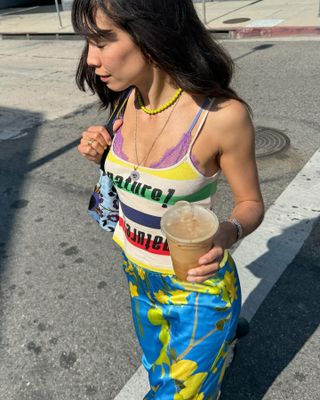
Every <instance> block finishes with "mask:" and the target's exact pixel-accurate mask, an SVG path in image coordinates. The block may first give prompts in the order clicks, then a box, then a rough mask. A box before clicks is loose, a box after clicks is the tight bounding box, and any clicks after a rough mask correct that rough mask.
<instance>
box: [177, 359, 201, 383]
mask: <svg viewBox="0 0 320 400" xmlns="http://www.w3.org/2000/svg"><path fill="white" fill-rule="evenodd" d="M197 368H198V364H197V363H196V362H195V361H192V360H180V361H178V362H177V363H175V364H172V365H171V368H170V376H171V377H172V378H173V379H176V380H178V381H185V380H187V379H188V378H189V377H190V375H192V374H193V373H194V372H195V370H196V369H197Z"/></svg>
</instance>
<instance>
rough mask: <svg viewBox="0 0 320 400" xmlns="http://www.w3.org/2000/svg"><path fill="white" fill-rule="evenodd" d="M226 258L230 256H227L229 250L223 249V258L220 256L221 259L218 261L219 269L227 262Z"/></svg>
mask: <svg viewBox="0 0 320 400" xmlns="http://www.w3.org/2000/svg"><path fill="white" fill-rule="evenodd" d="M228 258H231V257H229V252H228V250H225V251H224V254H223V258H222V260H221V261H220V263H219V269H221V268H223V267H224V266H225V265H226V263H227V261H228Z"/></svg>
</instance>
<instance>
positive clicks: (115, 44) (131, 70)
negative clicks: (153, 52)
mask: <svg viewBox="0 0 320 400" xmlns="http://www.w3.org/2000/svg"><path fill="white" fill-rule="evenodd" d="M96 23H97V25H98V27H99V29H102V30H105V31H106V37H105V38H104V37H103V38H101V39H99V40H97V41H95V42H93V41H89V50H88V56H87V64H88V65H89V66H90V67H93V68H94V69H95V73H96V74H97V75H99V76H100V77H101V78H100V79H101V80H102V81H103V82H104V83H105V84H106V85H107V86H108V88H109V89H111V90H113V91H115V92H118V91H122V90H124V89H126V88H128V87H129V86H139V82H141V81H142V80H143V77H145V76H146V73H147V72H148V70H150V67H151V66H150V64H149V63H148V62H147V61H146V59H145V57H144V56H143V54H142V52H141V51H140V49H139V48H138V47H137V46H136V45H135V43H134V42H133V40H132V39H131V37H130V35H129V34H128V33H126V32H125V31H123V30H121V29H119V28H118V27H116V26H115V25H114V24H113V23H112V22H111V20H110V19H109V18H107V17H106V16H105V14H103V13H102V11H100V10H98V11H97V15H96Z"/></svg>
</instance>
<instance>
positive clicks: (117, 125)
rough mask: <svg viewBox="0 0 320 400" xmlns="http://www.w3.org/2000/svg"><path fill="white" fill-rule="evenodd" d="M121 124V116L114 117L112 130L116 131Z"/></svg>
mask: <svg viewBox="0 0 320 400" xmlns="http://www.w3.org/2000/svg"><path fill="white" fill-rule="evenodd" d="M122 124H123V120H122V119H121V118H118V119H116V120H115V121H114V124H113V132H116V131H117V130H118V129H119V128H120V126H121V125H122Z"/></svg>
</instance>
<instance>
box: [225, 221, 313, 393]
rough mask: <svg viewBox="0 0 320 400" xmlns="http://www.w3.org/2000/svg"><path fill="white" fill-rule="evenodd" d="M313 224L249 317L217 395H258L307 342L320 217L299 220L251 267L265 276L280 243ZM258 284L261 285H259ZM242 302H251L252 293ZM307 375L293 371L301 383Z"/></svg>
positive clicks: (310, 319)
mask: <svg viewBox="0 0 320 400" xmlns="http://www.w3.org/2000/svg"><path fill="white" fill-rule="evenodd" d="M308 223H309V224H313V223H314V226H313V229H312V232H311V234H310V235H309V237H308V239H307V240H306V241H305V243H304V244H303V246H302V248H301V249H300V251H299V253H298V254H297V256H296V257H295V258H294V260H293V261H292V262H291V263H290V264H289V265H288V267H287V268H286V270H285V272H284V273H283V275H282V276H281V277H280V278H279V280H278V282H277V283H276V284H275V285H274V287H273V288H272V290H271V291H270V292H269V294H268V295H267V297H266V298H265V300H264V301H263V303H262V305H261V306H260V308H259V309H258V311H257V313H256V314H255V316H254V317H253V319H252V320H251V322H250V328H251V329H250V334H249V335H248V336H247V337H245V338H244V339H242V341H241V342H240V343H239V344H238V349H237V350H238V351H237V357H236V359H235V361H234V363H233V365H232V366H231V368H230V371H229V372H228V375H227V376H226V378H225V381H224V385H223V393H222V397H221V400H231V399H232V400H233V399H236V400H247V399H250V400H260V399H263V397H264V395H265V394H266V392H267V391H268V390H269V388H270V387H271V386H272V384H273V382H274V381H275V379H276V378H277V377H278V376H279V375H280V374H281V372H282V371H283V370H285V369H286V367H287V366H288V365H289V364H290V362H291V361H292V360H293V359H294V358H295V357H296V355H297V354H298V353H299V351H300V350H301V349H302V348H303V347H304V345H305V344H306V343H307V342H308V340H309V339H310V337H311V336H312V335H313V333H314V332H315V330H316V329H317V328H318V326H319V322H320V303H319V293H320V279H319V258H320V257H319V247H318V244H317V243H319V242H320V220H319V219H318V220H317V221H315V220H310V221H301V222H300V223H298V224H296V225H292V226H291V227H290V228H288V229H287V230H285V231H284V232H283V234H282V235H279V236H276V237H273V238H271V239H270V240H269V242H268V248H269V251H268V252H267V253H265V254H264V255H263V256H261V257H260V258H259V259H257V260H256V261H255V263H252V264H251V265H249V266H248V267H247V268H249V269H250V270H251V271H252V272H253V274H254V275H256V276H259V277H261V279H262V281H261V283H260V285H263V282H264V280H265V279H267V271H262V266H264V267H265V268H267V265H268V264H267V262H269V260H270V255H271V256H272V253H274V252H279V245H280V246H281V243H285V242H288V241H292V240H294V239H295V237H297V236H298V233H299V231H301V229H304V226H305V225H306V224H308ZM260 285H259V286H260ZM259 286H258V287H257V288H256V289H255V290H254V291H253V292H252V293H251V295H250V296H249V298H248V299H247V300H246V302H245V303H244V307H246V306H247V305H248V304H247V303H250V302H251V303H252V299H254V297H255V292H257V291H259ZM307 374H308V372H307V371H306V375H305V376H303V375H304V374H301V373H299V374H298V373H296V374H294V375H293V379H296V380H297V381H299V382H296V384H299V383H300V385H301V384H303V382H304V381H306V378H307Z"/></svg>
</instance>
